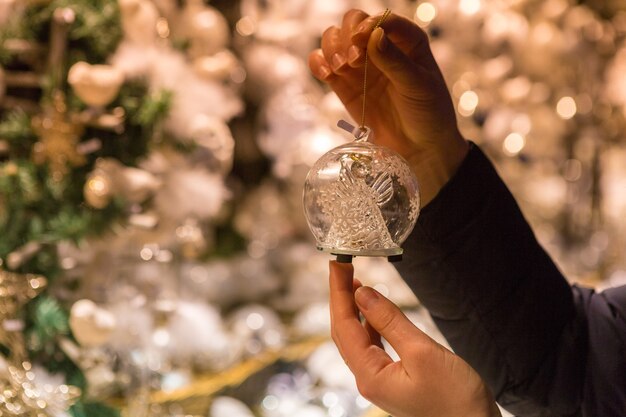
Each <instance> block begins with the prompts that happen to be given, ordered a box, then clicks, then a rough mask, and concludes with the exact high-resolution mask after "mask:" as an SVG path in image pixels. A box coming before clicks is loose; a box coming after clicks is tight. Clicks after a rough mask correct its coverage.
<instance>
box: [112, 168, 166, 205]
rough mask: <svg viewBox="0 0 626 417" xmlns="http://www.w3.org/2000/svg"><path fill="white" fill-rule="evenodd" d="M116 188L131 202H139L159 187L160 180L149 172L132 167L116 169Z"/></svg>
mask: <svg viewBox="0 0 626 417" xmlns="http://www.w3.org/2000/svg"><path fill="white" fill-rule="evenodd" d="M118 173H119V175H118V176H117V178H116V180H117V189H118V190H119V192H120V194H121V195H122V196H124V198H125V199H126V200H127V201H129V202H131V203H141V202H142V201H145V200H146V199H147V198H148V197H150V196H151V195H152V194H154V192H156V191H157V190H158V189H159V187H161V180H159V179H158V178H157V177H155V176H154V175H152V174H151V173H150V172H148V171H146V170H143V169H139V168H133V167H123V168H122V169H121V170H120V171H118Z"/></svg>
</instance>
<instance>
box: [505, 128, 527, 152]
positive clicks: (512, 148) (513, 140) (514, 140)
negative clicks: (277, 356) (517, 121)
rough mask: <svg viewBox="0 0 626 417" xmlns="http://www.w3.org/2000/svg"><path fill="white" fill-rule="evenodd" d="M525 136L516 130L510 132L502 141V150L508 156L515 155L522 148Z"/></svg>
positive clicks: (524, 143)
mask: <svg viewBox="0 0 626 417" xmlns="http://www.w3.org/2000/svg"><path fill="white" fill-rule="evenodd" d="M525 145H526V138H524V136H522V135H520V134H519V133H517V132H513V133H510V134H509V135H508V136H507V137H506V138H505V139H504V142H503V143H502V150H503V151H504V153H505V154H507V155H509V156H515V155H517V154H518V153H520V152H521V151H522V149H524V146H525Z"/></svg>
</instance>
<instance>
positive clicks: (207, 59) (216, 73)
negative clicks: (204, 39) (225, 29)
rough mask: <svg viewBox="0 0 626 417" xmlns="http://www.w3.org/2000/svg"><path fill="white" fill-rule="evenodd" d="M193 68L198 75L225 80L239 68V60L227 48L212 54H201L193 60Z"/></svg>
mask: <svg viewBox="0 0 626 417" xmlns="http://www.w3.org/2000/svg"><path fill="white" fill-rule="evenodd" d="M193 68H194V70H195V71H196V74H198V75H199V76H200V77H202V78H205V79H209V80H219V81H225V80H228V78H229V77H230V76H231V75H232V74H233V71H235V70H236V69H237V68H239V60H238V59H237V57H236V56H235V54H233V53H232V52H230V51H229V50H227V49H224V50H222V51H219V52H216V53H215V54H213V55H203V56H200V57H198V58H196V59H195V60H194V61H193Z"/></svg>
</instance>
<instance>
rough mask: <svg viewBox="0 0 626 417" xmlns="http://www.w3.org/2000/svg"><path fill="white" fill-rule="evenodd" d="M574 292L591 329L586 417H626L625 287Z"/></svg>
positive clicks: (577, 289)
mask: <svg viewBox="0 0 626 417" xmlns="http://www.w3.org/2000/svg"><path fill="white" fill-rule="evenodd" d="M574 292H575V294H576V297H577V298H578V300H579V303H577V305H578V307H579V309H580V310H581V311H582V313H583V314H584V315H585V316H586V317H587V323H588V329H589V355H588V360H587V376H586V378H585V388H584V398H583V405H582V408H583V411H584V412H583V415H585V416H608V417H613V416H615V417H618V416H620V417H621V416H626V286H622V287H617V288H610V289H607V290H604V291H603V292H600V293H596V292H594V291H593V290H590V289H587V288H578V287H574Z"/></svg>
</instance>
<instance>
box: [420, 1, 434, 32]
mask: <svg viewBox="0 0 626 417" xmlns="http://www.w3.org/2000/svg"><path fill="white" fill-rule="evenodd" d="M435 17H437V9H436V8H435V6H433V5H432V4H431V3H428V2H426V3H422V4H420V5H419V6H417V10H415V20H416V21H417V23H418V24H420V26H427V25H428V24H429V23H430V22H432V21H433V20H434V19H435Z"/></svg>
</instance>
